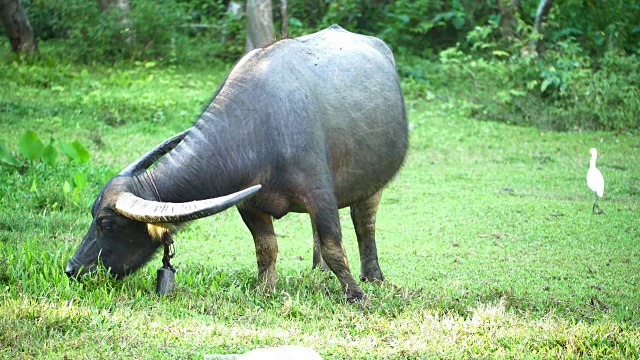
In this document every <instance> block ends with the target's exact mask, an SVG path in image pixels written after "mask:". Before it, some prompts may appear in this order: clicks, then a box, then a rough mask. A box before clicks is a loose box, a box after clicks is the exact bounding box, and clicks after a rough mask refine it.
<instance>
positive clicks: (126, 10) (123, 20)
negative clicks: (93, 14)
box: [100, 0, 135, 44]
mask: <svg viewBox="0 0 640 360" xmlns="http://www.w3.org/2000/svg"><path fill="white" fill-rule="evenodd" d="M100 7H101V8H102V11H117V12H118V14H117V17H116V18H117V21H118V22H119V23H120V24H122V25H123V27H124V30H125V34H126V35H125V36H126V37H125V41H126V42H127V44H131V43H132V42H133V38H134V35H135V33H134V31H133V27H132V25H131V3H130V1H129V0H100Z"/></svg>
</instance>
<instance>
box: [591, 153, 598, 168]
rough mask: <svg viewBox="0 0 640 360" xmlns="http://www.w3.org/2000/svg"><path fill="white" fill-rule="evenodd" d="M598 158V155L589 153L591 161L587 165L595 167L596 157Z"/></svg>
mask: <svg viewBox="0 0 640 360" xmlns="http://www.w3.org/2000/svg"><path fill="white" fill-rule="evenodd" d="M597 158H598V155H596V154H593V155H591V161H590V162H589V167H592V168H595V167H596V159H597Z"/></svg>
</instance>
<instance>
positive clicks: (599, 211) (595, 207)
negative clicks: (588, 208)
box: [591, 192, 602, 214]
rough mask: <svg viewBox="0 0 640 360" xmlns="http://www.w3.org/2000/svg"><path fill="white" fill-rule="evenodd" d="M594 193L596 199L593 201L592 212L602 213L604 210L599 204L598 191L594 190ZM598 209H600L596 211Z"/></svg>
mask: <svg viewBox="0 0 640 360" xmlns="http://www.w3.org/2000/svg"><path fill="white" fill-rule="evenodd" d="M594 194H596V201H595V202H594V203H593V210H592V212H591V213H592V214H602V210H601V209H600V207H599V206H598V193H597V192H594ZM596 209H598V211H596Z"/></svg>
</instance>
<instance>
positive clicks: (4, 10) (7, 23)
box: [0, 0, 38, 55]
mask: <svg viewBox="0 0 640 360" xmlns="http://www.w3.org/2000/svg"><path fill="white" fill-rule="evenodd" d="M0 21H2V25H3V26H4V29H5V32H6V34H7V36H8V37H9V41H10V42H11V49H12V50H13V51H14V52H15V53H17V54H27V55H35V54H37V53H38V44H37V42H36V39H35V38H34V37H33V29H32V28H31V23H30V22H29V19H28V18H27V14H26V13H25V12H24V8H23V7H22V3H21V2H20V0H0Z"/></svg>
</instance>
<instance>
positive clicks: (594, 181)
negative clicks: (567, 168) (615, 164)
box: [587, 148, 604, 214]
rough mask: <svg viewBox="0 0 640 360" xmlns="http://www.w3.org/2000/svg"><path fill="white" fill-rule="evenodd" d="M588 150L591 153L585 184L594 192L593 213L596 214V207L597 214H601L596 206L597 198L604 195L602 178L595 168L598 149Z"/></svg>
mask: <svg viewBox="0 0 640 360" xmlns="http://www.w3.org/2000/svg"><path fill="white" fill-rule="evenodd" d="M589 152H590V153H591V161H590V162H589V171H587V185H588V186H589V189H591V191H593V192H594V193H595V194H596V201H595V202H594V203H593V213H594V214H596V209H598V214H601V213H602V210H600V207H599V206H598V198H599V197H602V196H603V195H604V178H603V177H602V173H601V172H600V170H598V169H597V168H596V159H597V158H598V150H596V148H591V150H589Z"/></svg>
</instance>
